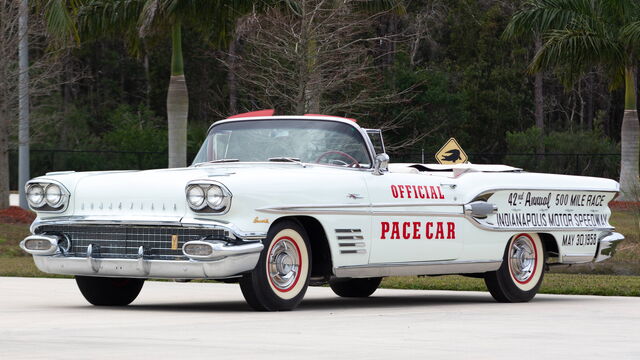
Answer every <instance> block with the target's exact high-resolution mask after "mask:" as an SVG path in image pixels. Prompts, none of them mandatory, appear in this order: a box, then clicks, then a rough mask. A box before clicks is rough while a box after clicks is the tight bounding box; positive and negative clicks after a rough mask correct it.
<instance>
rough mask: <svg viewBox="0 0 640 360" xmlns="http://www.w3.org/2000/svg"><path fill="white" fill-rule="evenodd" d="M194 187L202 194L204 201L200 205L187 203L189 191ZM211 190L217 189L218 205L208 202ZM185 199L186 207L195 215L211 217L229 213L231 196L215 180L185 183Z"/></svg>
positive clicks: (222, 185) (227, 190)
mask: <svg viewBox="0 0 640 360" xmlns="http://www.w3.org/2000/svg"><path fill="white" fill-rule="evenodd" d="M194 187H198V188H200V189H201V191H202V192H203V194H204V199H203V200H204V201H203V202H202V203H201V204H200V205H195V204H192V203H191V202H190V201H189V191H190V190H192V189H193V188H194ZM212 189H218V190H219V193H220V194H221V196H220V197H219V198H220V199H221V200H220V202H219V203H212V202H211V201H210V200H209V191H210V190H212ZM185 197H186V201H187V205H188V206H189V208H190V209H191V210H193V211H194V212H197V213H206V214H212V215H223V214H226V213H227V212H228V211H229V208H230V207H231V199H232V197H233V194H232V193H231V191H229V189H228V188H227V187H226V186H225V185H224V184H222V183H221V182H219V181H215V180H208V179H207V180H193V181H190V182H188V183H187V186H186V187H185Z"/></svg>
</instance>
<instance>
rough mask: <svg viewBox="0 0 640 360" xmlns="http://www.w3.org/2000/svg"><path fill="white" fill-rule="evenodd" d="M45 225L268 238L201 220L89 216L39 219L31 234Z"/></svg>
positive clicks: (228, 225) (231, 226) (265, 235)
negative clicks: (219, 231) (145, 228)
mask: <svg viewBox="0 0 640 360" xmlns="http://www.w3.org/2000/svg"><path fill="white" fill-rule="evenodd" d="M44 225H113V226H127V225H148V226H155V225H157V226H175V227H184V228H212V229H224V230H228V231H229V234H230V235H233V236H234V237H236V238H240V239H244V240H262V239H265V238H266V237H267V233H266V232H249V231H242V230H240V229H238V227H237V226H235V225H234V224H231V223H224V224H223V223H214V222H213V221H211V220H202V219H199V218H193V219H189V220H188V222H182V221H180V220H179V219H170V220H169V219H167V220H158V219H157V218H156V219H152V218H149V219H148V220H127V219H114V218H99V217H88V216H67V217H56V218H54V219H40V218H37V219H36V220H35V221H34V222H33V223H32V224H31V227H30V230H31V233H32V234H35V232H36V229H37V228H38V227H40V226H44Z"/></svg>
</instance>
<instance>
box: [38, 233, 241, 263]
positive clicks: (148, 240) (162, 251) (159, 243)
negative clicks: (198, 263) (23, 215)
mask: <svg viewBox="0 0 640 360" xmlns="http://www.w3.org/2000/svg"><path fill="white" fill-rule="evenodd" d="M37 233H38V234H45V233H46V234H51V235H59V236H60V235H64V236H65V237H66V238H67V239H69V240H70V242H71V246H70V247H69V250H68V252H67V255H68V256H81V257H84V256H87V247H88V246H89V245H92V249H93V251H92V256H93V257H98V258H137V257H138V251H139V249H140V246H142V247H143V249H144V257H145V258H146V259H164V260H170V259H173V260H186V259H187V257H186V256H184V254H183V253H182V245H184V243H185V242H188V241H192V240H199V239H202V238H205V237H206V238H207V239H209V240H227V239H228V236H229V233H228V231H226V230H223V229H208V228H183V227H168V226H167V227H162V226H131V225H126V226H118V225H112V226H106V225H44V226H40V227H39V228H38V229H37ZM174 235H177V237H178V244H177V245H178V246H177V247H176V249H175V250H174V249H172V248H171V245H172V236H174Z"/></svg>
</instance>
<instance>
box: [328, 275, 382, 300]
mask: <svg viewBox="0 0 640 360" xmlns="http://www.w3.org/2000/svg"><path fill="white" fill-rule="evenodd" d="M381 281H382V278H381V277H375V278H364V279H332V280H331V281H329V286H331V290H333V292H334V293H336V295H338V296H342V297H368V296H370V295H371V294H373V293H374V292H375V291H376V289H378V286H380V282H381Z"/></svg>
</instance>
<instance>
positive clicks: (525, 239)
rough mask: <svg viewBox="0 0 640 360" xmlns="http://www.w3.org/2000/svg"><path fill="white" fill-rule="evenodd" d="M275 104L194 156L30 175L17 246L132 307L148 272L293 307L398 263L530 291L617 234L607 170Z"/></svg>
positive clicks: (364, 291)
mask: <svg viewBox="0 0 640 360" xmlns="http://www.w3.org/2000/svg"><path fill="white" fill-rule="evenodd" d="M272 114H273V113H272V112H268V111H267V112H265V111H263V112H257V113H255V112H254V113H247V114H241V115H236V116H234V117H231V118H228V119H225V120H222V121H218V122H216V123H214V124H213V125H212V126H211V128H210V129H209V132H208V136H207V138H206V140H205V142H204V144H203V145H202V147H201V149H200V151H199V153H198V154H197V156H196V158H195V160H194V161H193V164H192V165H191V166H190V167H188V168H182V169H162V170H147V171H104V172H73V171H69V172H58V173H49V174H46V175H45V176H42V177H38V178H35V179H33V180H31V181H29V182H28V184H27V188H26V192H27V196H28V201H29V204H30V206H31V208H32V209H33V210H34V211H36V212H37V214H38V217H37V219H36V220H35V222H34V223H33V225H32V226H31V232H32V235H30V236H28V237H27V238H26V239H24V240H23V241H22V243H21V247H22V249H23V250H25V251H26V252H28V253H30V254H33V258H34V261H35V263H36V265H37V266H38V268H39V269H40V270H42V271H45V272H48V273H54V274H68V275H75V277H76V281H77V284H78V287H79V288H80V291H81V292H82V294H83V295H84V297H85V298H86V299H87V300H88V301H89V302H90V303H92V304H94V305H127V304H129V303H131V302H132V301H133V300H134V299H135V298H136V297H137V296H138V294H139V292H140V290H141V288H142V285H143V283H144V280H145V279H148V278H168V279H219V280H223V281H227V282H239V284H240V287H241V289H242V293H243V295H244V297H245V299H246V300H247V302H248V303H249V305H250V306H251V307H253V308H254V309H256V310H290V309H293V308H295V307H296V306H297V305H298V304H299V303H300V302H301V300H302V298H303V297H304V295H305V292H306V289H307V287H308V286H309V285H319V284H323V283H327V282H328V283H329V285H330V286H331V288H332V289H333V291H334V292H335V293H336V294H337V295H339V296H344V297H366V296H369V295H371V294H372V293H373V292H374V291H375V290H376V288H377V287H378V285H379V284H380V281H381V279H382V278H383V277H386V276H401V275H438V274H464V275H469V276H474V277H482V278H484V280H485V282H486V285H487V288H488V289H489V291H490V292H491V294H492V295H493V297H494V298H495V299H496V300H497V301H500V302H523V301H528V300H530V299H532V298H533V297H534V296H535V294H536V292H537V291H538V289H539V288H540V284H541V283H542V279H543V275H544V271H545V269H546V268H547V267H548V266H549V265H552V264H576V263H587V262H593V261H602V260H605V259H607V258H608V257H610V256H611V255H613V252H614V250H615V245H616V243H618V242H619V241H620V240H622V239H623V236H622V235H620V234H618V233H616V232H614V229H613V227H612V226H611V225H610V224H609V217H610V214H611V212H610V210H609V208H608V203H609V202H610V201H611V200H612V199H613V198H614V197H615V196H616V194H617V192H618V191H619V186H618V183H617V182H615V181H613V180H608V179H601V178H590V177H578V176H564V175H550V174H536V173H527V172H524V171H522V170H521V169H517V168H513V167H509V166H504V165H472V164H459V165H452V166H445V165H429V164H389V163H388V162H389V157H388V156H387V155H386V154H385V149H384V144H383V141H382V136H381V132H380V131H379V130H371V129H363V128H361V127H360V126H359V125H358V124H357V123H356V122H355V121H353V120H351V119H346V118H340V117H333V116H324V115H305V116H272Z"/></svg>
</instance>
